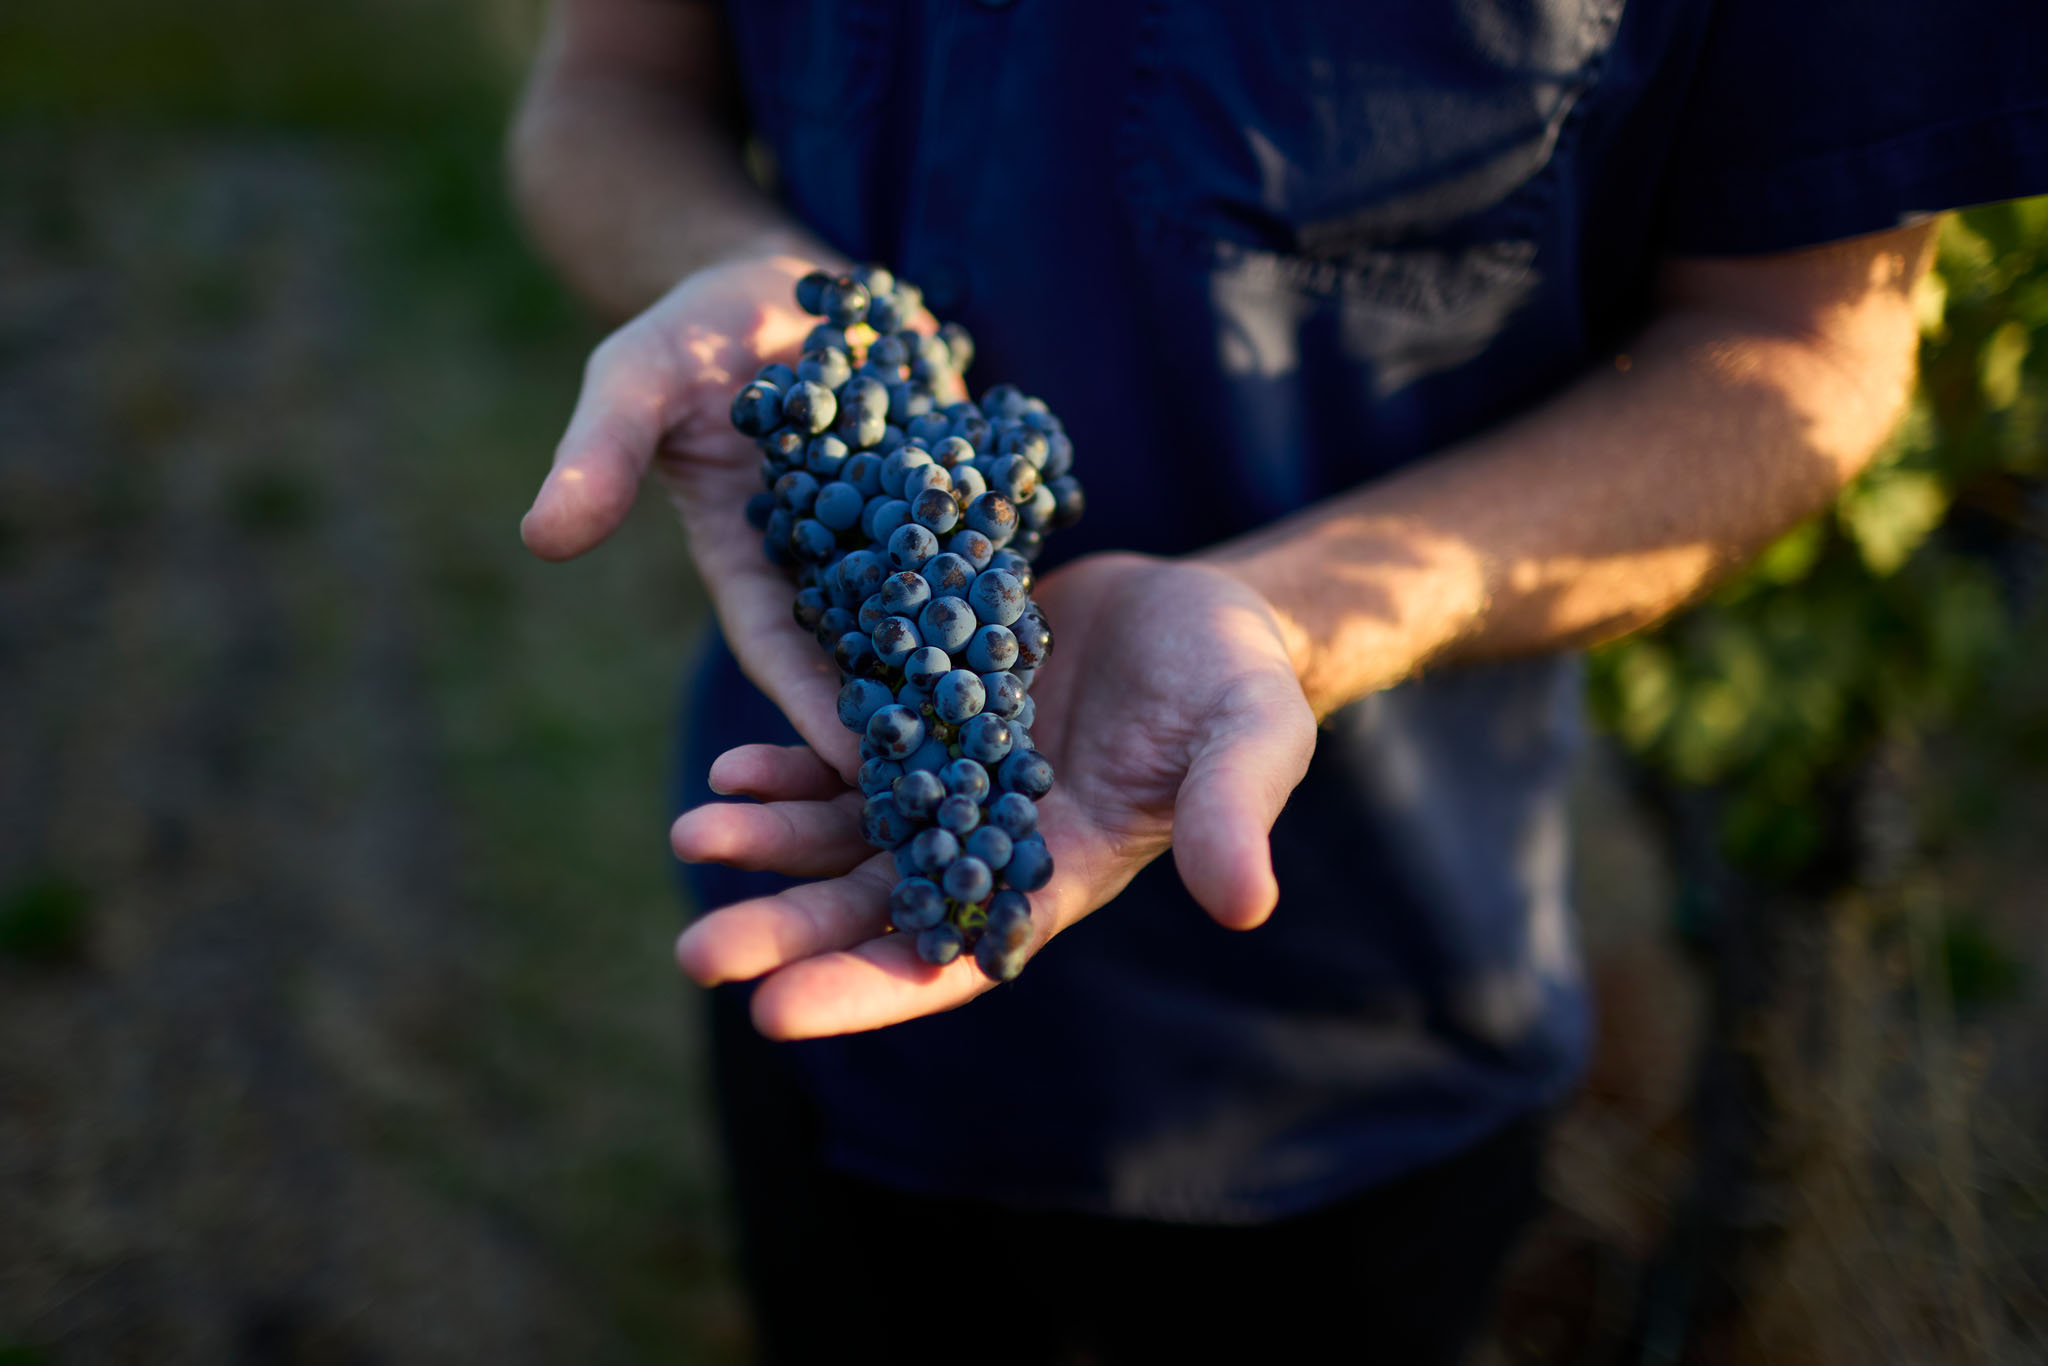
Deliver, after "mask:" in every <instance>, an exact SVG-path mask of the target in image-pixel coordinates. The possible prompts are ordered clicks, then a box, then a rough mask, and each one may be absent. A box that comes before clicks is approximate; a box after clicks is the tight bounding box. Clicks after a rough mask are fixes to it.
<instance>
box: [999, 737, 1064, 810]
mask: <svg viewBox="0 0 2048 1366" xmlns="http://www.w3.org/2000/svg"><path fill="white" fill-rule="evenodd" d="M996 781H997V783H999V784H1000V785H1001V787H1002V789H1003V791H1005V792H1016V793H1021V794H1022V795H1024V796H1026V797H1029V798H1030V799H1031V800H1032V801H1034V802H1035V801H1037V800H1039V799H1040V798H1041V797H1043V796H1045V794H1046V793H1048V792H1050V791H1052V764H1051V762H1050V761H1048V760H1047V759H1046V757H1045V756H1044V755H1043V754H1040V753H1039V752H1038V751H1037V750H1035V749H1013V750H1011V751H1010V757H1009V758H1007V759H1005V760H1003V762H1002V765H1001V766H1000V767H999V768H998V769H997V770H996Z"/></svg>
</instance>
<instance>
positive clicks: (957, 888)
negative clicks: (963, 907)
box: [940, 854, 996, 903]
mask: <svg viewBox="0 0 2048 1366" xmlns="http://www.w3.org/2000/svg"><path fill="white" fill-rule="evenodd" d="M940 885H941V886H942V887H944V888H945V889H946V895H947V896H949V897H951V898H953V900H955V901H959V902H968V903H973V902H981V901H986V900H988V894H989V893H990V892H992V891H994V890H995V885H996V879H995V874H994V873H992V872H990V871H989V866H988V865H987V864H986V863H983V862H982V861H981V860H980V859H978V858H974V857H972V856H970V855H967V854H962V855H961V856H960V857H959V858H956V859H954V860H953V861H952V862H951V863H949V864H947V865H946V872H945V876H944V877H943V878H942V879H941V880H940Z"/></svg>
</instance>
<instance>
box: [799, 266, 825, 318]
mask: <svg viewBox="0 0 2048 1366" xmlns="http://www.w3.org/2000/svg"><path fill="white" fill-rule="evenodd" d="M831 283H832V277H831V276H830V275H828V274H826V273H825V272H824V271H822V270H814V271H812V272H811V273H810V274H809V275H806V276H804V278H803V279H801V280H798V281H797V282H796V306H797V307H798V308H801V309H802V310H803V311H804V312H806V313H809V314H810V315H812V316H813V317H818V318H822V317H824V316H825V290H826V288H827V286H829V285H830V284H831Z"/></svg>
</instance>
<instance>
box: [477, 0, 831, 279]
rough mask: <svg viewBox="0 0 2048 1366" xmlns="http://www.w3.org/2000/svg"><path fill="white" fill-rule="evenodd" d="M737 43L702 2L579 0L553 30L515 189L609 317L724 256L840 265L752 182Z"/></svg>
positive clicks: (517, 152) (527, 213) (532, 223)
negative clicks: (738, 97)
mask: <svg viewBox="0 0 2048 1366" xmlns="http://www.w3.org/2000/svg"><path fill="white" fill-rule="evenodd" d="M592 8H597V9H604V10H606V11H607V12H606V13H605V14H604V15H603V16H602V17H603V20H604V26H603V27H601V28H600V27H599V26H598V25H596V24H594V23H593V22H592V19H591V17H590V15H589V14H588V12H587V11H588V10H589V9H592ZM619 10H623V11H624V13H623V14H621V13H618V12H616V11H619ZM723 45H724V38H723V33H722V31H721V29H720V28H719V22H718V18H717V14H716V12H715V8H708V7H707V8H700V7H697V6H692V5H678V4H661V5H652V4H647V5H640V4H635V3H632V0H625V2H624V3H622V4H620V5H618V6H610V5H605V6H590V7H582V8H579V7H578V6H576V5H574V4H570V5H563V6H560V7H558V9H557V11H556V14H555V18H554V22H553V23H552V24H551V25H550V29H549V34H548V38H547V41H546V43H545V44H544V46H543V49H542V52H541V54H540V56H539V58H538V60H537V61H536V63H535V66H534V71H533V75H532V77H531V79H530V80H529V82H528V85H527V88H526V91H525V94H524V96H523V97H522V99H521V102H520V107H519V112H518V115H517V117H516V119H515V120H514V123H513V126H512V129H511V135H510V139H509V143H508V148H507V151H508V156H509V159H510V163H511V172H512V183H513V188H514V193H515V196H516V199H517V202H518V206H519V209H520V212H521V214H522V216H523V217H524V219H525V221H526V223H527V226H528V228H529V230H530V231H531V233H532V234H533V236H534V238H535V240H536V241H537V243H538V244H539V246H540V248H541V249H542V251H543V252H544V253H545V254H546V255H547V256H548V258H549V259H550V260H551V261H552V262H553V264H554V265H555V266H556V268H557V269H558V270H559V271H560V272H561V274H562V276H563V277H564V279H566V280H567V281H568V282H569V284H570V286H571V287H572V288H573V289H574V290H576V292H577V293H578V294H579V295H581V296H582V297H583V298H584V299H585V300H586V301H587V302H588V303H590V304H591V305H592V306H593V307H594V308H596V309H597V310H598V311H599V312H600V313H601V314H603V315H604V316H606V317H608V318H612V319H622V318H625V317H628V316H631V315H632V314H635V313H637V312H639V311H640V310H641V309H643V308H645V307H646V306H647V305H648V304H650V303H652V302H653V301H654V300H655V299H657V298H659V297H660V296H661V295H662V294H663V293H664V292H665V291H666V290H667V289H668V288H669V287H670V286H672V285H673V284H675V282H676V281H677V280H679V279H681V278H682V277H684V276H685V275H688V274H690V273H691V272H693V271H696V270H699V269H701V268H703V267H705V266H707V265H712V264H715V263H717V262H720V261H728V260H733V259H737V258H740V257H746V256H760V255H772V254H786V255H790V256H794V257H801V258H804V259H807V260H809V259H831V258H832V254H831V253H830V252H828V251H827V250H826V249H825V248H824V247H823V246H822V244H820V243H819V242H817V241H816V240H815V239H814V238H813V237H812V236H811V235H810V234H808V233H806V232H805V231H804V230H803V229H802V228H801V227H799V226H798V225H797V224H796V223H795V222H793V221H792V220H791V219H790V218H789V217H788V215H787V214H785V213H784V212H783V211H782V209H781V208H780V207H779V206H778V205H776V204H775V202H774V201H773V200H772V199H770V198H769V197H768V196H767V195H766V194H764V193H763V192H762V191H761V190H760V188H759V187H758V186H756V185H755V184H754V183H753V181H752V180H751V179H750V178H749V177H748V175H747V173H746V170H745V167H744V165H743V163H742V160H741V153H740V137H739V133H738V130H737V118H736V115H735V114H734V113H733V105H734V95H733V92H732V91H731V89H730V88H729V84H728V77H727V76H726V74H725V68H726V65H727V63H726V59H725V57H724V46H723Z"/></svg>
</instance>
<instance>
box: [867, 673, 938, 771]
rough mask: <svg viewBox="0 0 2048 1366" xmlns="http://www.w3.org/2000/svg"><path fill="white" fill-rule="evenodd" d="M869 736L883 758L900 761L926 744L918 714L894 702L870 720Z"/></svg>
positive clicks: (922, 724) (922, 723)
mask: <svg viewBox="0 0 2048 1366" xmlns="http://www.w3.org/2000/svg"><path fill="white" fill-rule="evenodd" d="M869 648H870V649H872V648H873V647H872V646H870V647H869ZM867 734H868V739H870V740H872V741H874V742H875V747H876V749H877V750H878V751H879V752H880V753H881V755H882V757H883V758H885V759H899V760H900V759H904V758H907V757H908V756H909V755H910V753H911V751H913V750H915V749H916V748H917V747H918V746H919V745H921V744H923V743H924V722H923V721H920V720H919V719H918V717H917V713H916V712H913V711H911V710H910V709H909V708H908V707H900V706H897V705H896V704H895V703H893V702H892V703H890V704H889V705H888V706H886V707H883V708H882V709H881V710H879V711H877V712H876V713H875V714H874V715H873V716H870V717H869V718H868V731H867Z"/></svg>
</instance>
